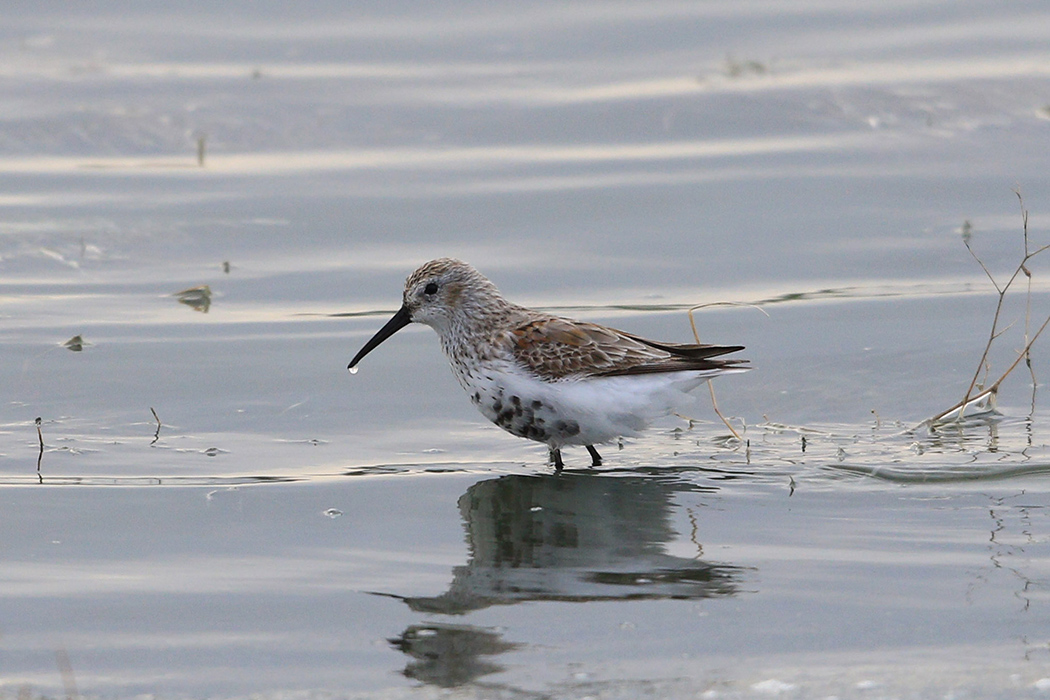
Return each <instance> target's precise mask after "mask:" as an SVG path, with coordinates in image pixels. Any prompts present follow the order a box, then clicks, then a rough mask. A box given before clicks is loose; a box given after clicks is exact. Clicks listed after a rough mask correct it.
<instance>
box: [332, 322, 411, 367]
mask: <svg viewBox="0 0 1050 700" xmlns="http://www.w3.org/2000/svg"><path fill="white" fill-rule="evenodd" d="M410 323H412V314H411V312H409V310H408V308H407V307H405V306H402V307H401V308H400V309H398V310H397V313H396V314H394V315H393V316H392V317H391V319H390V320H389V321H387V322H386V325H385V326H383V327H382V328H380V329H379V332H378V333H376V334H375V335H373V336H372V339H371V340H369V341H368V342H367V343H365V345H364V347H363V348H361V350H360V351H359V352H358V353H357V354H356V355H354V359H352V360H350V364H348V365H347V366H346V368H347V369H348V370H350V373H351V374H356V373H357V363H358V362H360V361H361V358H363V357H364V356H365V355H367V354H368V353H370V352H372V351H373V350H375V349H376V347H378V346H379V344H380V343H382V342H383V341H384V340H386V339H387V338H389V337H390V336H392V335H393V334H394V333H397V332H398V331H399V330H401V329H402V328H404V327H405V326H407V325H408V324H410Z"/></svg>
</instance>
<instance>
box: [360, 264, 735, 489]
mask: <svg viewBox="0 0 1050 700" xmlns="http://www.w3.org/2000/svg"><path fill="white" fill-rule="evenodd" d="M412 322H416V323H424V324H426V325H428V326H430V327H431V328H433V329H434V330H435V331H437V334H438V336H439V337H440V338H441V348H442V349H443V350H444V351H445V355H446V356H447V357H448V360H449V363H450V364H451V365H452V372H453V373H454V374H455V375H456V379H458V380H459V383H460V385H461V386H462V387H463V388H464V389H466V391H467V393H468V394H469V395H470V398H471V401H473V402H474V405H475V406H477V408H478V410H479V411H481V413H482V414H483V415H484V416H485V417H486V418H488V419H489V420H491V421H492V422H493V423H495V424H496V425H498V426H499V427H501V428H503V429H504V430H506V431H507V432H509V433H511V434H513V435H517V436H518V437H523V438H528V439H530V440H536V441H537V442H542V443H544V444H546V445H547V447H548V448H549V450H550V460H551V462H552V463H553V464H554V466H555V468H556V469H559V470H560V469H561V468H562V466H563V463H562V457H561V448H562V447H564V446H566V445H583V446H585V447H586V448H587V451H588V452H589V453H590V455H591V460H592V464H593V465H594V466H598V465H600V464H601V462H602V458H601V455H599V454H598V450H597V449H595V447H594V446H595V445H597V444H600V443H604V442H609V441H610V440H615V439H616V438H618V437H621V436H633V435H637V434H638V433H639V432H640V431H642V430H643V429H644V428H646V427H647V426H648V425H649V424H650V423H651V422H652V421H653V420H654V419H655V418H658V417H660V416H662V415H666V414H668V413H669V412H671V411H673V410H674V409H675V408H676V407H678V406H679V405H680V404H681V403H682V400H683V399H686V396H685V394H686V392H689V391H691V390H693V389H695V388H696V387H698V386H700V385H701V384H703V383H704V382H706V381H707V380H709V379H711V378H712V377H716V376H718V375H720V374H728V373H731V372H743V371H745V370H747V369H748V368H747V366H746V365H747V360H740V359H715V358H718V357H719V356H721V355H726V354H728V353H731V352H736V351H737V350H742V349H743V346H739V345H732V346H726V345H692V344H680V343H662V342H656V341H653V340H647V339H645V338H640V337H638V336H636V335H631V334H630V333H624V332H623V331H618V330H615V329H613V328H607V327H605V326H600V325H598V324H596V323H586V322H582V321H572V320H569V319H567V318H561V317H558V316H552V315H551V314H547V313H543V312H541V311H533V310H532V309H526V308H525V307H523V306H518V305H516V304H512V303H510V302H509V301H507V300H506V299H504V298H503V296H502V295H501V294H500V293H499V290H497V289H496V286H495V285H494V284H492V282H490V281H489V280H488V279H486V278H485V277H484V276H482V274H481V273H480V272H478V271H477V270H475V269H474V268H473V267H471V266H470V265H468V264H467V263H465V262H461V261H459V260H453V259H451V258H440V259H438V260H431V261H430V262H428V263H426V264H424V265H423V266H422V267H420V268H419V269H418V270H416V271H415V272H413V273H412V274H411V275H409V277H408V279H407V280H406V281H405V291H404V296H403V303H402V305H401V308H400V309H399V310H398V312H397V313H396V314H394V317H393V318H391V319H390V320H389V321H388V322H387V324H386V325H385V326H383V327H382V328H381V329H380V330H379V332H378V333H376V334H375V335H374V336H373V337H372V339H371V340H369V341H368V342H367V343H365V345H364V347H363V348H361V351H360V352H358V353H357V355H356V356H355V357H354V359H353V360H351V361H350V365H349V366H348V369H350V370H351V371H356V367H357V363H358V362H360V361H361V358H363V357H364V356H365V355H367V354H368V353H370V352H371V351H372V350H374V349H375V348H376V346H378V345H379V344H380V343H382V342H383V341H384V340H386V339H387V338H389V337H390V336H392V335H393V334H394V333H396V332H397V331H398V330H400V329H401V328H404V327H405V326H407V325H408V324H409V323H412Z"/></svg>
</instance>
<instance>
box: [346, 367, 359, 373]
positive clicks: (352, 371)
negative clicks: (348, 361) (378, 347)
mask: <svg viewBox="0 0 1050 700" xmlns="http://www.w3.org/2000/svg"><path fill="white" fill-rule="evenodd" d="M348 369H349V370H350V374H357V367H349V368H348Z"/></svg>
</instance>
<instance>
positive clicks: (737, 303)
mask: <svg viewBox="0 0 1050 700" xmlns="http://www.w3.org/2000/svg"><path fill="white" fill-rule="evenodd" d="M708 306H747V307H750V308H752V309H758V310H759V311H761V312H762V313H764V314H766V317H767V318H768V317H769V314H768V313H766V310H765V309H763V308H762V307H761V306H759V305H757V304H749V303H747V302H742V301H712V302H708V303H706V304H697V305H696V306H693V307H690V308H689V310H688V311H686V313H687V314H688V315H689V326H690V327H691V328H692V329H693V338H695V339H696V344H697V345H700V333H699V332H697V330H696V318H695V317H694V316H693V312H694V311H696V310H698V309H703V308H706V307H708ZM707 389H708V391H710V392H711V407H712V408H713V409H715V415H717V416H718V417H719V418H720V419H721V420H722V422H723V423H725V426H726V427H727V428H729V432H731V433H732V434H733V437H735V438H736V439H737V440H743V438H742V437H740V433H738V432H737V431H736V429H735V428H733V426H732V425H730V424H729V421H728V420H726V417H725V416H723V415H722V412H721V411H720V410H719V409H718V399H716V398H715V386H714V384H712V383H711V382H710V381H709V382H707Z"/></svg>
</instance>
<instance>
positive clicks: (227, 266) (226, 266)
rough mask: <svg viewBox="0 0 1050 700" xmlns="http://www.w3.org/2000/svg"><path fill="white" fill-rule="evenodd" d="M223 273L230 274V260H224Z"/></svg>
mask: <svg viewBox="0 0 1050 700" xmlns="http://www.w3.org/2000/svg"><path fill="white" fill-rule="evenodd" d="M222 271H223V272H225V273H226V274H227V275H228V274H230V261H229V260H223V261H222Z"/></svg>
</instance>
